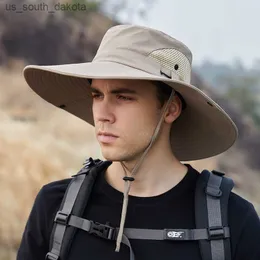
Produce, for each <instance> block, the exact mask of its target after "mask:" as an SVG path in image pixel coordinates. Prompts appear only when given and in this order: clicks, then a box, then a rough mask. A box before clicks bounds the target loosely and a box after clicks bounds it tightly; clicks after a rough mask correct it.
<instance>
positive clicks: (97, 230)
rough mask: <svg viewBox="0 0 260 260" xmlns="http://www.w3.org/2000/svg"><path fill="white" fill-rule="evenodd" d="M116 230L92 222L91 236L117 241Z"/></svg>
mask: <svg viewBox="0 0 260 260" xmlns="http://www.w3.org/2000/svg"><path fill="white" fill-rule="evenodd" d="M115 230H116V229H115V228H113V227H111V226H109V225H104V224H101V223H98V222H94V221H92V220H91V221H90V229H89V234H94V235H96V236H99V237H101V238H105V239H109V240H114V239H115Z"/></svg>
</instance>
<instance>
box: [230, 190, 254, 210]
mask: <svg viewBox="0 0 260 260" xmlns="http://www.w3.org/2000/svg"><path fill="white" fill-rule="evenodd" d="M229 207H230V210H231V211H232V212H233V213H240V214H241V213H244V214H248V212H252V211H255V209H254V206H253V204H252V203H251V202H250V201H249V200H247V199H246V198H244V197H242V196H241V195H239V194H237V193H235V192H231V193H230V198H229Z"/></svg>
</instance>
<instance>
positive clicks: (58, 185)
mask: <svg viewBox="0 0 260 260" xmlns="http://www.w3.org/2000/svg"><path fill="white" fill-rule="evenodd" d="M71 180H72V178H66V179H61V180H56V181H52V182H49V183H47V184H44V185H43V186H42V188H41V189H40V191H39V195H40V196H41V197H44V198H45V199H49V198H52V197H57V198H58V197H61V196H62V197H63V196H64V194H65V192H66V189H67V188H68V186H69V184H70V182H71Z"/></svg>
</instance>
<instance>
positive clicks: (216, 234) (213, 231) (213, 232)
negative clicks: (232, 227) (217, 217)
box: [208, 227, 226, 240]
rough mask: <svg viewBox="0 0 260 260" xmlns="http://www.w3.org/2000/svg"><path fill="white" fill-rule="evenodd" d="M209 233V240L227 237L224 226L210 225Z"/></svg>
mask: <svg viewBox="0 0 260 260" xmlns="http://www.w3.org/2000/svg"><path fill="white" fill-rule="evenodd" d="M208 235H209V238H208V240H219V239H224V238H225V237H226V236H225V230H224V227H209V228H208Z"/></svg>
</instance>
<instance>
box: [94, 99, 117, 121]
mask: <svg viewBox="0 0 260 260" xmlns="http://www.w3.org/2000/svg"><path fill="white" fill-rule="evenodd" d="M95 106H96V107H95ZM94 108H95V109H94V113H95V111H96V120H97V121H99V122H110V123H113V122H114V121H115V115H114V107H113V103H112V101H111V100H110V99H109V98H107V97H104V98H103V99H102V100H101V101H99V102H98V104H95V105H94ZM94 116H95V115H94Z"/></svg>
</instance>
